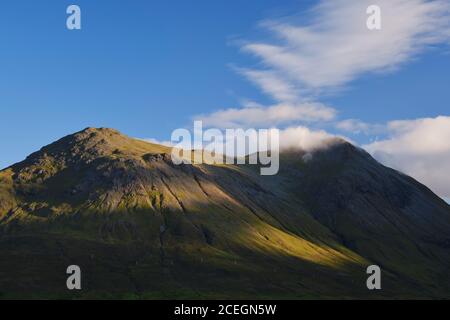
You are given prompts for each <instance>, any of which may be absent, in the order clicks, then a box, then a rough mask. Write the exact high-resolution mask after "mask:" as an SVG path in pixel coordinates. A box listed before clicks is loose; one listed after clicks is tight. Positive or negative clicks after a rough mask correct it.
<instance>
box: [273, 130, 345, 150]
mask: <svg viewBox="0 0 450 320" xmlns="http://www.w3.org/2000/svg"><path fill="white" fill-rule="evenodd" d="M337 138H338V137H337V136H335V135H331V134H329V133H327V132H326V131H323V130H317V131H314V130H311V129H309V128H307V127H303V126H299V127H290V128H286V129H283V130H280V149H281V150H283V149H301V150H304V151H307V152H311V151H315V150H318V149H322V148H326V147H328V146H330V145H331V144H332V143H334V142H335V141H336V140H337ZM346 140H349V139H346Z"/></svg>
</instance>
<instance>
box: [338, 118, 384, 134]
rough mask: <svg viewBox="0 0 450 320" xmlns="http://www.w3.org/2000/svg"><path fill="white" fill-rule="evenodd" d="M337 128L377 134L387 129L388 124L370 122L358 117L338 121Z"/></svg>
mask: <svg viewBox="0 0 450 320" xmlns="http://www.w3.org/2000/svg"><path fill="white" fill-rule="evenodd" d="M335 126H336V128H337V129H338V130H340V131H345V132H349V133H352V134H360V133H363V134H366V135H371V134H377V133H383V132H385V131H386V126H385V125H382V124H378V123H368V122H364V121H361V120H358V119H346V120H342V121H339V122H337V123H336V125H335Z"/></svg>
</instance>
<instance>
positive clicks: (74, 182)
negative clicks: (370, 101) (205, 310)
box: [0, 128, 450, 299]
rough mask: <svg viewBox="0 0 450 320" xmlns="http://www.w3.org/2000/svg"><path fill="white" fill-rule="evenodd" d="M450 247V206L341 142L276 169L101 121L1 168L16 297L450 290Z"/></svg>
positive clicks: (283, 158) (295, 156) (10, 290)
mask: <svg viewBox="0 0 450 320" xmlns="http://www.w3.org/2000/svg"><path fill="white" fill-rule="evenodd" d="M449 248H450V206H449V205H448V204H447V203H445V202H444V201H443V200H441V199H440V198H439V197H437V196H436V195H435V194H433V192H431V191H430V190H429V189H428V188H426V187H425V186H423V185H422V184H420V183H419V182H417V181H415V180H414V179H412V178H411V177H408V176H406V175H404V174H402V173H400V172H398V171H395V170H392V169H390V168H387V167H385V166H383V165H381V164H379V163H378V162H377V161H375V160H374V159H373V158H372V157H371V156H370V155H369V154H368V153H366V152H365V151H364V150H362V149H360V148H357V147H355V146H353V145H351V144H350V143H348V142H346V141H343V140H339V139H336V140H333V141H330V142H329V143H328V144H327V146H326V147H323V148H318V149H316V150H315V151H309V152H307V151H305V150H284V151H283V152H282V153H281V155H280V171H279V173H278V174H277V175H274V176H261V175H260V174H259V168H258V166H255V165H206V164H183V165H174V164H173V163H172V161H171V149H170V148H168V147H165V146H161V145H157V144H151V143H147V142H144V141H140V140H137V139H132V138H129V137H126V136H125V135H122V134H121V133H119V132H118V131H116V130H112V129H106V128H100V129H95V128H87V129H85V130H83V131H81V132H78V133H75V134H73V135H69V136H67V137H64V138H62V139H60V140H58V141H56V142H54V143H52V144H50V145H48V146H46V147H43V148H42V149H41V150H40V151H38V152H36V153H33V154H31V155H30V156H29V157H28V158H26V159H25V160H24V161H23V162H20V163H17V164H15V165H12V166H11V167H9V168H6V169H4V170H2V171H0V298H145V299H166V298H194V299H195V298H197V299H203V298H254V299H278V298H280V299H282V298H287V299H303V298H320V299H328V298H362V299H367V298H374V299H383V298H386V299H391V298H445V297H448V296H449V295H450V274H449V273H448V268H449V267H450V250H449ZM374 264H375V265H378V266H379V267H380V268H381V270H382V280H381V281H382V282H381V286H382V289H381V290H368V288H367V286H366V280H367V277H368V274H367V273H366V269H367V267H368V266H370V265H374ZM70 265H77V266H79V267H80V269H81V270H82V290H75V291H70V290H68V289H67V286H66V280H67V277H68V275H67V273H66V270H67V267H68V266H70Z"/></svg>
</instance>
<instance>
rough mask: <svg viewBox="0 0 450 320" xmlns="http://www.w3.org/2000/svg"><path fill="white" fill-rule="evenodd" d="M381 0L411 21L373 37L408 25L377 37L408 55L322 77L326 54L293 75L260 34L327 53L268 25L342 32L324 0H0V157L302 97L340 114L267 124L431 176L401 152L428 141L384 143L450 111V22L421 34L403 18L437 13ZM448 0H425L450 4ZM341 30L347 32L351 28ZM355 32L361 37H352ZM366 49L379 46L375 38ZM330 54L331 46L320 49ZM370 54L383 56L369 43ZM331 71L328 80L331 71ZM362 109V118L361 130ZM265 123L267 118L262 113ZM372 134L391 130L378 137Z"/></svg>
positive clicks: (150, 133)
mask: <svg viewBox="0 0 450 320" xmlns="http://www.w3.org/2000/svg"><path fill="white" fill-rule="evenodd" d="M401 1H402V0H395V1H391V2H390V3H395V2H401ZM378 2H381V3H386V5H385V7H386V8H385V9H384V10H385V12H386V11H387V13H386V16H388V17H387V18H386V21H388V22H389V21H393V20H395V21H405V22H404V25H401V24H400V27H399V28H398V29H396V30H395V32H396V33H395V34H394V31H392V32H391V33H389V32H390V30H389V27H391V25H390V24H388V25H387V28H386V29H387V30H386V29H385V30H383V32H387V33H388V34H387V36H383V37H384V38H386V39H389V37H390V36H392V37H391V38H392V39H391V42H389V40H386V44H385V43H384V42H382V41H381V40H377V41H381V42H380V44H379V46H380V47H381V48H384V46H386V47H389V46H390V45H391V46H392V45H393V44H396V43H398V42H399V39H396V38H395V37H396V36H398V34H400V36H401V37H403V38H407V37H410V38H411V39H410V40H411V43H413V44H414V45H413V46H412V47H413V48H412V49H411V48H410V47H409V42H408V45H405V47H407V49H405V50H409V51H407V52H404V51H401V52H400V53H399V52H393V53H392V52H391V50H386V52H383V51H382V50H381V49H380V50H381V52H380V56H381V55H383V58H380V59H384V58H386V56H388V55H389V54H392V56H395V55H397V56H400V55H401V58H400V59H397V58H395V59H394V58H393V57H388V58H386V59H387V61H386V62H385V63H384V64H383V63H381V64H380V65H377V64H375V65H374V66H372V67H370V68H363V67H360V68H359V69H358V68H356V69H355V68H354V69H351V68H350V69H351V70H336V72H334V73H330V74H326V75H324V76H323V77H324V78H322V79H318V78H317V77H316V75H315V74H314V72H315V70H317V66H316V65H315V64H317V63H319V66H321V65H322V63H321V62H320V61H319V62H317V61H316V60H314V57H310V58H309V59H307V60H306V63H307V64H308V65H307V66H306V67H305V66H303V65H302V64H301V63H300V64H299V65H298V66H299V70H300V74H301V75H299V77H298V78H296V76H295V75H291V76H285V75H284V74H283V72H284V70H285V69H284V68H285V67H290V66H289V65H283V64H282V63H281V64H280V61H279V60H277V59H278V57H277V56H276V54H275V55H274V54H272V53H267V52H265V51H264V50H263V49H264V48H263V47H259V46H256V45H255V44H268V45H270V46H279V47H280V48H282V49H283V50H284V51H288V52H289V53H291V54H293V55H298V56H299V57H302V54H304V53H305V52H314V51H315V50H316V51H317V52H318V53H320V54H321V53H322V52H324V51H327V50H329V51H330V52H331V53H333V52H332V50H334V48H335V47H331V44H330V42H333V40H332V39H333V38H330V39H331V40H330V41H328V42H323V43H322V44H320V45H317V46H314V44H312V43H313V42H311V43H306V44H304V47H302V48H300V49H299V47H297V46H296V44H293V43H294V42H295V41H294V40H293V41H291V42H289V41H287V42H286V41H285V39H282V38H280V36H277V35H276V34H274V30H272V29H273V28H272V27H270V26H269V27H268V26H267V22H272V23H273V24H275V25H278V26H282V27H283V28H284V27H286V26H295V27H300V26H301V27H305V28H306V29H305V30H308V32H311V33H312V34H313V36H317V37H321V38H320V39H323V38H326V37H332V36H335V35H334V34H333V33H332V32H328V31H327V30H326V28H325V31H317V30H318V29H320V28H317V26H320V25H321V24H322V23H323V22H321V21H314V20H317V19H319V18H326V19H328V20H327V21H331V22H330V24H333V23H336V24H340V23H343V22H342V21H341V20H340V19H339V18H336V17H335V16H332V15H331V14H330V13H329V12H328V11H327V10H331V12H336V10H335V8H333V4H331V5H330V4H329V2H328V3H327V1H309V0H308V1H299V0H297V1H293V0H285V1H283V2H281V1H275V0H246V1H234V0H228V1H224V0H223V1H222V0H215V1H211V0H208V1H206V0H199V1H195V2H190V1H182V0H178V1H143V0H142V1H139V0H134V1H127V2H125V1H118V0H108V1H106V0H96V1H92V0H74V1H63V0H60V1H51V0H42V1H36V0H16V1H10V2H8V3H5V4H2V10H0V39H2V46H1V50H0V70H1V71H0V116H1V119H2V121H1V126H0V134H1V137H2V139H1V140H0V150H2V156H1V157H0V168H3V167H6V166H8V165H11V164H12V163H15V162H17V161H20V160H22V159H23V158H24V157H25V156H27V155H28V154H30V153H31V152H33V151H36V150H37V149H39V148H40V147H42V146H43V145H45V144H48V143H50V142H52V141H54V140H55V139H57V138H60V137H62V136H64V135H66V134H69V133H72V132H75V131H79V130H81V129H83V128H85V127H88V126H95V127H113V128H116V129H118V130H120V131H122V132H124V133H126V134H127V135H130V136H133V137H141V138H155V139H157V140H168V139H170V134H171V132H172V130H174V129H176V128H178V127H184V126H188V127H189V126H190V125H191V120H192V119H193V117H196V116H198V115H203V116H205V117H207V118H208V116H209V115H212V116H213V117H216V116H218V118H217V119H219V120H220V119H222V118H221V116H222V115H221V114H217V113H215V112H217V111H218V110H227V109H230V108H232V109H237V110H239V109H241V108H245V107H246V106H247V104H249V103H251V104H253V105H254V104H257V105H258V106H259V107H260V108H262V109H263V110H266V109H265V108H270V107H271V106H275V105H278V104H280V103H282V104H285V103H287V102H289V103H293V104H294V105H295V107H294V108H297V109H301V108H302V104H304V103H320V104H321V105H324V106H326V108H330V109H332V110H333V112H334V115H333V116H332V117H328V118H326V119H325V118H323V117H322V118H320V117H319V119H314V120H309V121H302V119H300V118H299V119H294V120H295V121H285V120H280V119H278V118H277V117H275V118H274V122H273V123H265V124H264V125H269V126H271V125H276V126H281V127H282V128H283V127H287V126H297V125H299V126H307V127H308V128H310V129H311V130H325V131H326V132H328V133H330V134H340V135H345V136H347V137H349V138H350V139H352V140H353V141H355V142H356V143H358V144H360V145H367V146H368V149H370V150H371V151H373V152H372V153H373V154H377V155H378V156H379V159H380V160H384V161H385V162H386V163H387V164H389V165H392V166H394V167H400V169H404V171H406V172H408V173H410V174H412V175H413V176H414V174H415V177H417V178H419V179H421V181H423V180H426V181H425V182H427V184H428V185H432V186H433V184H434V183H435V182H434V180H433V179H431V178H429V181H430V182H428V180H427V179H428V176H427V177H426V178H427V179H424V178H423V176H424V173H423V168H422V171H421V172H417V171H414V170H415V169H414V168H410V167H408V166H406V165H405V163H406V162H405V160H404V157H406V156H408V155H409V154H413V155H414V156H417V157H418V158H417V159H418V160H417V161H419V162H418V163H419V165H422V166H423V165H428V164H429V163H430V162H429V159H428V158H427V160H426V161H428V162H424V161H425V160H424V159H423V158H420V157H419V156H418V155H420V154H422V153H423V152H422V151H421V150H419V151H417V150H412V151H411V150H406V151H405V152H404V153H402V154H401V155H399V154H394V153H393V152H391V153H389V150H392V149H395V148H394V147H393V146H392V145H388V144H389V143H391V142H392V141H391V140H395V139H397V140H398V142H399V143H401V141H402V140H401V139H403V138H405V137H404V136H405V135H406V136H408V135H409V136H414V134H415V132H416V131H414V130H416V129H420V128H424V126H425V127H427V128H428V127H434V123H428V122H426V121H425V120H423V121H422V122H420V119H431V120H432V121H434V120H433V119H436V118H437V117H438V116H448V115H449V112H448V110H449V103H450V90H448V84H449V83H450V72H449V71H450V59H449V58H450V55H449V48H448V43H449V41H448V39H449V38H450V35H449V37H448V38H447V36H448V35H447V34H441V31H442V30H441V31H439V30H440V29H442V25H439V24H437V23H436V25H435V26H434V27H435V28H434V29H433V28H431V30H428V29H427V30H423V32H426V33H427V34H433V35H435V34H436V32H437V33H439V35H438V39H437V40H433V41H428V40H424V39H425V37H423V36H422V35H421V32H422V31H420V30H419V32H418V33H417V34H411V33H410V32H406V31H405V30H409V29H410V26H409V25H408V23H412V22H411V21H412V20H414V19H416V20H418V21H417V23H418V25H420V22H425V24H426V23H428V22H429V21H438V20H439V19H437V18H436V17H434V16H431V17H430V16H427V15H429V14H428V13H426V14H423V15H422V14H421V13H420V12H419V13H418V14H417V16H406V17H402V16H400V17H398V16H397V17H396V18H395V19H391V20H389V19H390V17H389V15H390V14H391V12H394V11H395V10H397V9H398V8H396V7H395V5H391V4H389V5H388V2H386V0H382V1H378ZM448 2H449V1H447V0H445V1H439V5H440V6H442V7H444V8H445V6H446V5H448V4H449V3H448ZM333 3H335V4H334V5H336V3H338V4H340V5H342V7H343V8H346V10H347V9H348V10H350V11H343V14H345V13H348V12H353V11H351V10H356V9H355V8H353V7H352V5H350V1H346V0H337V1H334V2H333ZM410 3H411V6H415V7H414V8H416V7H417V8H421V6H422V7H423V6H424V5H426V3H425V2H424V1H421V0H412V1H411V2H410ZM70 4H77V5H79V6H80V7H81V10H82V30H75V31H69V30H67V28H66V18H67V14H66V8H67V6H68V5H70ZM327 5H329V6H331V7H330V8H328V7H327ZM442 7H440V8H439V7H436V8H431V10H435V11H436V12H442ZM447 8H448V7H447ZM382 9H383V7H382ZM429 11H430V10H428V11H426V12H429ZM396 12H397V11H396ZM438 18H443V19H445V18H448V16H444V17H438ZM352 19H353V20H354V21H359V20H360V19H364V20H365V19H366V15H365V12H363V11H362V12H361V15H360V16H354V17H349V16H347V17H346V20H352ZM402 19H403V20H402ZM420 19H423V20H420ZM427 19H428V20H427ZM319 20H320V19H319ZM442 21H444V20H442ZM355 23H356V22H355ZM433 23H435V22H433ZM444 26H445V25H444ZM345 27H346V26H345ZM283 30H285V29H283ZM343 30H345V28H343ZM398 30H400V31H398ZM401 32H404V34H403V33H401ZM314 33H316V34H315V35H314ZM294 35H295V34H294ZM338 36H339V35H338ZM338 39H339V38H338ZM339 41H341V42H345V41H347V38H345V37H343V38H342V40H339ZM400 42H401V41H400ZM314 43H315V42H314ZM302 45H303V44H302ZM354 45H355V48H358V43H355V44H354ZM364 45H368V48H369V49H370V48H371V47H370V45H371V44H367V43H361V45H360V46H359V47H363V46H364ZM355 50H356V49H355ZM370 52H371V53H370V54H374V53H373V52H374V50H371V51H370ZM352 54H353V53H352V52H350V54H349V57H348V59H355V65H356V64H357V63H363V62H365V61H364V55H361V54H359V55H358V56H357V55H356V54H355V57H352ZM326 57H327V55H324V58H323V59H326ZM358 59H359V60H358ZM361 59H362V60H361ZM368 59H372V61H373V60H376V59H378V58H377V55H376V54H374V55H372V56H370V57H368ZM324 62H325V63H324V64H323V66H324V68H327V67H328V68H329V67H330V66H331V69H332V68H333V67H334V66H337V65H338V63H337V62H335V61H333V60H332V58H331V60H330V61H329V63H328V65H327V63H326V61H324ZM368 63H369V62H368ZM369 64H370V63H369ZM292 66H293V67H295V66H296V65H292ZM366 69H367V70H366ZM249 70H253V71H264V72H270V74H271V75H275V76H276V77H277V78H276V79H277V80H280V81H283V83H287V85H288V86H289V88H290V89H292V91H295V92H296V94H295V96H296V97H295V98H292V99H294V100H295V101H291V100H292V99H290V100H289V99H288V100H289V101H285V99H284V98H281V99H280V98H279V95H277V93H273V92H268V91H267V90H264V88H263V87H262V86H261V85H260V83H259V82H258V81H259V80H264V79H263V78H258V79H255V78H251V77H249V76H248V74H245V72H246V71H249ZM311 70H312V71H311ZM303 71H304V73H303ZM308 72H309V73H310V74H308ZM327 77H328V78H331V79H333V81H334V82H333V83H331V84H330V83H329V81H326V80H327V79H326V78H327ZM272 80H273V79H272ZM298 92H300V94H298V97H297V93H298ZM319 108H321V107H319ZM297 109H295V110H297ZM276 110H278V109H276ZM276 110H275V111H276ZM348 119H352V120H355V121H354V122H352V127H351V128H350V127H349V126H343V125H341V126H339V123H340V122H342V121H345V120H348ZM418 119H419V120H418ZM399 120H401V121H406V120H408V121H412V120H414V121H419V122H414V123H415V124H416V125H415V126H414V129H408V130H409V131H407V132H405V131H401V130H400V131H401V132H399V130H398V129H397V127H396V125H395V124H394V125H393V124H392V123H391V122H392V121H399ZM444 120H445V121H444ZM444 120H443V121H440V124H441V126H443V127H444V129H445V127H446V126H447V122H446V118H445V119H444ZM356 121H358V122H356ZM359 122H361V123H363V124H362V127H363V128H367V132H360V131H358V130H356V129H354V130H353V126H355V125H356V126H357V125H360V124H359ZM449 123H450V122H449ZM246 124H247V125H251V124H252V123H251V122H248V123H246ZM409 124H410V123H409V122H408V128H410V126H409ZM258 125H261V123H255V126H258ZM360 126H361V125H360ZM372 126H373V127H372ZM403 127H404V126H403ZM403 127H402V128H403ZM343 128H345V130H344V129H343ZM402 130H403V129H402ZM363 131H364V130H363ZM445 132H447V131H445ZM402 134H403V136H402ZM436 134H439V137H440V139H444V138H445V137H442V134H441V133H436ZM409 136H408V137H409ZM383 139H384V140H383ZM376 140H381V141H382V142H383V143H382V144H377V145H372V142H373V141H376ZM397 140H395V141H397ZM405 141H406V140H405ZM449 141H450V140H449ZM438 151H439V152H438V153H437V154H436V155H435V156H434V157H433V159H432V161H438V160H437V157H441V156H442V153H444V154H445V155H447V154H448V153H449V152H448V149H447V148H446V146H444V148H443V149H442V150H441V149H439V150H438ZM408 152H409V153H408ZM428 155H430V154H429V153H428ZM449 159H450V158H449ZM433 163H434V162H433ZM416 167H417V166H416ZM416 167H415V168H416ZM441 169H442V167H441ZM445 169H446V167H445ZM447 186H448V190H449V191H448V192H447V189H446V188H447ZM433 190H438V192H439V193H440V194H441V195H442V196H447V193H448V195H450V181H439V182H436V187H435V188H433Z"/></svg>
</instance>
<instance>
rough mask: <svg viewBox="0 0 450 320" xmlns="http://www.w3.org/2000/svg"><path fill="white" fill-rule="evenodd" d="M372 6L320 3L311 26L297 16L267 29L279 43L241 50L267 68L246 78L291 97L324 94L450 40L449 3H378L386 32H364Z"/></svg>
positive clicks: (338, 0) (365, 0)
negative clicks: (278, 86) (280, 86)
mask: <svg viewBox="0 0 450 320" xmlns="http://www.w3.org/2000/svg"><path fill="white" fill-rule="evenodd" d="M372 4H374V2H373V1H372V0H358V1H354V0H333V1H321V2H320V3H319V5H317V6H316V7H315V8H313V10H311V14H312V15H313V19H312V20H311V23H309V24H307V25H301V24H300V23H299V22H301V20H300V19H299V17H298V16H295V17H290V18H287V19H284V20H282V19H280V20H278V21H270V22H266V23H264V24H263V26H264V27H265V28H267V29H268V30H269V31H271V32H272V33H273V34H274V35H275V36H276V38H277V40H278V43H267V42H259V43H258V42H251V43H247V44H245V45H244V46H243V50H244V51H246V52H249V53H252V54H254V55H255V56H257V57H258V58H260V59H261V61H262V62H263V65H264V66H265V71H253V72H250V71H249V72H247V73H246V74H247V76H248V77H249V78H250V80H251V81H253V82H255V83H259V84H260V86H261V87H262V89H263V90H264V91H266V92H267V91H269V90H267V85H266V82H267V75H268V74H269V75H270V78H271V79H272V82H278V83H283V84H284V88H288V89H289V92H291V91H297V92H302V93H309V94H312V93H321V92H323V91H324V90H329V89H336V87H340V86H343V85H345V84H347V83H348V82H350V81H351V80H354V79H355V78H357V77H358V76H361V75H362V74H365V73H370V72H381V71H389V70H392V69H395V68H397V67H399V66H400V65H401V64H403V63H405V62H407V61H409V60H411V59H412V58H414V57H415V56H416V55H417V54H418V53H420V52H422V51H423V50H424V49H426V48H427V47H429V46H432V45H436V44H439V43H443V42H448V41H449V39H450V31H449V30H450V2H449V1H448V0H435V1H427V0H377V1H376V4H377V5H378V6H380V8H381V17H382V29H381V30H377V31H371V30H368V29H367V27H366V20H367V17H368V15H367V14H366V9H367V7H368V6H369V5H372ZM302 18H303V17H302ZM306 18H307V17H305V19H303V20H306ZM272 42H273V41H272ZM275 79H276V80H275ZM293 88H295V89H293Z"/></svg>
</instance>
